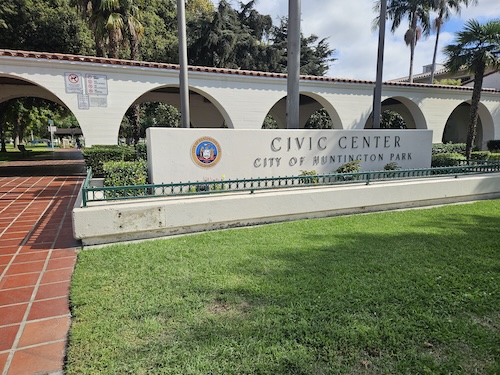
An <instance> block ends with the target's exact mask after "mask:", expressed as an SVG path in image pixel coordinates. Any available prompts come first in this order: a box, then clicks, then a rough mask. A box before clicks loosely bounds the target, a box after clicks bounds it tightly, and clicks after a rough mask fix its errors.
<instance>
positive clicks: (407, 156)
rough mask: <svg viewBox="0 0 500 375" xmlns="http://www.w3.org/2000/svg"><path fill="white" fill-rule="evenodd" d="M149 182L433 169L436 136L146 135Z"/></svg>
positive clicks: (165, 131)
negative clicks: (355, 168) (347, 169)
mask: <svg viewBox="0 0 500 375" xmlns="http://www.w3.org/2000/svg"><path fill="white" fill-rule="evenodd" d="M147 143H148V164H149V173H150V176H149V178H150V182H151V183H155V184H160V183H170V182H175V183H177V182H194V181H217V180H221V179H226V180H227V179H229V180H231V179H242V178H260V177H278V176H297V175H299V174H300V173H301V171H312V170H315V171H316V172H317V173H318V174H327V173H334V172H335V170H336V169H337V168H338V167H339V166H341V165H342V164H345V163H348V162H350V161H354V160H360V165H361V170H363V171H374V170H383V169H384V166H385V165H386V164H388V163H397V164H398V166H400V167H401V168H403V169H412V168H429V167H430V165H431V153H432V130H234V129H175V128H149V129H147Z"/></svg>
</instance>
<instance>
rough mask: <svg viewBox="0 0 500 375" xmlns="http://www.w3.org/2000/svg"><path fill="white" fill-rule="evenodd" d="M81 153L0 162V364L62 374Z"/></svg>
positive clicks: (11, 372)
mask: <svg viewBox="0 0 500 375" xmlns="http://www.w3.org/2000/svg"><path fill="white" fill-rule="evenodd" d="M83 173H84V163H83V159H82V156H81V153H80V151H75V150H57V151H55V152H49V153H47V155H46V156H45V155H44V156H43V157H34V158H30V159H26V160H23V161H13V162H8V163H0V370H1V374H2V375H15V374H20V375H31V374H62V369H63V361H64V353H65V348H66V339H67V333H68V329H69V326H70V322H71V316H70V312H69V304H68V293H69V285H70V280H71V275H72V272H73V267H74V264H75V261H76V255H77V251H78V247H79V244H78V242H77V241H76V240H74V239H73V235H72V219H71V209H72V208H73V204H74V202H75V200H76V197H77V195H78V191H79V188H80V186H81V183H82V180H83V178H84V176H83Z"/></svg>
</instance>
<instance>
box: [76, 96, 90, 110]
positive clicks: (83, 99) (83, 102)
mask: <svg viewBox="0 0 500 375" xmlns="http://www.w3.org/2000/svg"><path fill="white" fill-rule="evenodd" d="M89 108H90V101H89V96H88V95H83V94H78V109H89Z"/></svg>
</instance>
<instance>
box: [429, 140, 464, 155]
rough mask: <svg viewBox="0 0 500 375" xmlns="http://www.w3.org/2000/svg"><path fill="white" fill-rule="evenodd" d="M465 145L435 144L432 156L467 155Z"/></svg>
mask: <svg viewBox="0 0 500 375" xmlns="http://www.w3.org/2000/svg"><path fill="white" fill-rule="evenodd" d="M465 147H466V144H465V143H451V142H449V143H434V144H433V145H432V155H436V154H447V153H459V154H462V155H465Z"/></svg>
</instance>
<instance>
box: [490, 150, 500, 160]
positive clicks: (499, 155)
mask: <svg viewBox="0 0 500 375" xmlns="http://www.w3.org/2000/svg"><path fill="white" fill-rule="evenodd" d="M488 160H490V161H492V160H495V161H500V152H495V153H493V152H492V153H491V154H490V156H489V158H488Z"/></svg>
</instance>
